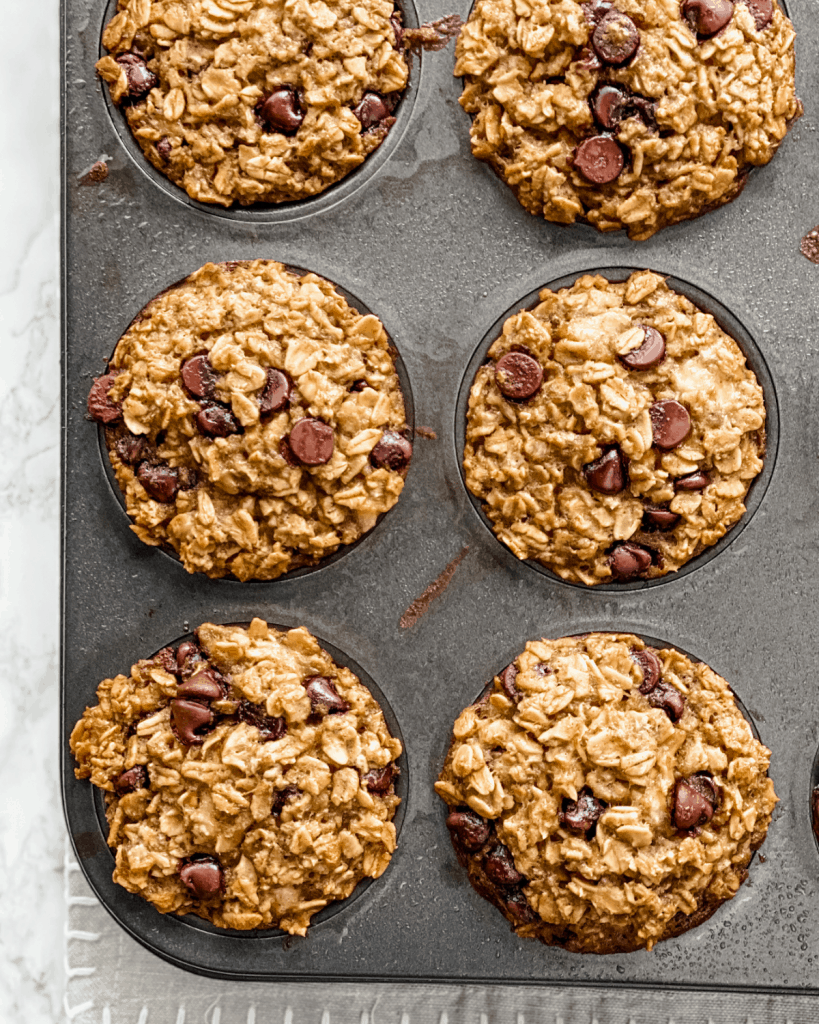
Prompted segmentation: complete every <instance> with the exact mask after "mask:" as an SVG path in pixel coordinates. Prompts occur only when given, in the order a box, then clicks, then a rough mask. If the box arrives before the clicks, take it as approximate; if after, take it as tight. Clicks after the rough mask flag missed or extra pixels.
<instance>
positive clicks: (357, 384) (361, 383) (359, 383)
mask: <svg viewBox="0 0 819 1024" xmlns="http://www.w3.org/2000/svg"><path fill="white" fill-rule="evenodd" d="M369 386H370V385H369V384H368V383H367V381H366V380H364V378H363V377H360V378H359V379H358V380H354V381H353V383H352V384H351V385H350V387H349V390H350V392H351V393H352V394H357V393H358V392H359V391H363V390H364V388H368V387H369Z"/></svg>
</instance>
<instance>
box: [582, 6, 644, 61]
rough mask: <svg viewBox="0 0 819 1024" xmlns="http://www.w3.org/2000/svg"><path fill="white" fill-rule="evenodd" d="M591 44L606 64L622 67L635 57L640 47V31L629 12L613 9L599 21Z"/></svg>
mask: <svg viewBox="0 0 819 1024" xmlns="http://www.w3.org/2000/svg"><path fill="white" fill-rule="evenodd" d="M591 44H592V48H593V50H594V52H595V53H596V54H597V56H598V57H599V58H600V60H602V61H603V63H604V64H609V65H610V66H611V67H622V66H623V65H624V64H628V63H629V62H630V61H632V60H633V59H634V55H635V54H636V53H637V50H638V49H639V47H640V33H639V32H638V31H637V26H636V25H635V24H634V22H633V21H632V20H631V18H629V16H628V15H627V14H623V12H622V11H617V10H611V11H608V12H607V13H606V14H604V15H603V17H602V18H601V19H600V21H599V22H598V23H597V27H596V28H595V30H594V32H593V33H592V38H591Z"/></svg>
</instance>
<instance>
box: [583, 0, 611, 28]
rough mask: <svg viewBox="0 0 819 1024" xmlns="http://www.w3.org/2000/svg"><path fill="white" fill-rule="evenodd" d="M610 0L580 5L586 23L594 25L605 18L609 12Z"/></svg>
mask: <svg viewBox="0 0 819 1024" xmlns="http://www.w3.org/2000/svg"><path fill="white" fill-rule="evenodd" d="M611 3H612V0H591V2H590V3H586V4H581V5H580V6H581V7H582V8H583V14H584V16H585V18H586V21H588V22H590V24H592V25H596V24H597V23H598V21H600V19H601V18H603V17H605V15H607V14H608V13H609V11H610V10H611Z"/></svg>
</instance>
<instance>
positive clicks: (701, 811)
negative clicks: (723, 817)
mask: <svg viewBox="0 0 819 1024" xmlns="http://www.w3.org/2000/svg"><path fill="white" fill-rule="evenodd" d="M718 799H719V797H718V793H717V787H716V785H715V784H714V781H713V779H712V778H711V776H710V775H708V774H707V773H704V772H698V773H697V774H696V775H692V776H691V777H690V778H688V779H678V780H677V785H676V786H675V787H674V808H673V812H672V813H673V817H674V824H675V825H676V827H677V828H678V829H681V830H682V831H688V830H690V829H698V828H700V827H701V826H702V825H707V824H708V822H709V821H710V820H711V819H712V818H713V817H714V811H715V810H716V807H717V803H718Z"/></svg>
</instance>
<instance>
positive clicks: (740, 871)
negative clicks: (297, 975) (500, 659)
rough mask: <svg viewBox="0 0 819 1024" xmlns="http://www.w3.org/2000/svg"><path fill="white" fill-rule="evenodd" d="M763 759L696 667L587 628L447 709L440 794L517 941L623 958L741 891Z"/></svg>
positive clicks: (767, 796)
mask: <svg viewBox="0 0 819 1024" xmlns="http://www.w3.org/2000/svg"><path fill="white" fill-rule="evenodd" d="M769 758H770V751H768V750H767V749H766V748H765V747H764V746H763V745H762V744H761V743H760V742H759V741H758V740H756V739H755V738H754V736H753V733H752V732H751V728H750V726H749V725H748V723H747V722H746V720H745V719H744V718H743V716H742V714H741V713H740V711H739V709H738V707H737V705H736V702H735V700H734V697H733V694H732V692H731V688H730V687H729V685H728V683H726V682H725V680H724V679H722V678H721V677H720V676H718V675H717V674H716V673H715V672H714V671H713V670H712V669H710V668H709V667H708V666H707V665H704V664H702V663H698V662H692V661H691V660H690V659H689V658H687V657H686V656H685V655H683V654H681V653H680V652H679V651H676V650H674V649H670V648H666V649H662V650H657V649H654V648H649V647H647V646H646V644H645V643H644V641H643V640H641V639H640V638H638V637H636V636H633V635H631V634H627V633H623V634H614V633H589V634H586V635H585V636H577V637H563V638H561V639H558V640H537V641H532V642H530V643H527V644H526V649H525V650H524V652H523V653H522V654H520V655H519V656H518V657H517V658H515V660H514V661H513V662H512V664H511V665H509V666H508V667H507V668H506V669H504V670H503V672H501V673H500V674H499V675H497V676H496V677H495V678H494V680H493V681H492V683H491V684H490V689H489V691H488V692H487V693H485V694H484V695H483V696H482V697H481V698H480V699H479V700H478V702H477V703H476V704H473V705H472V706H470V707H468V708H466V709H465V710H464V711H463V712H462V713H461V714H460V716H459V717H458V719H457V720H456V722H455V725H454V729H453V739H452V744H451V747H450V750H449V753H448V755H447V758H446V763H445V765H444V768H443V770H442V772H441V775H440V778H439V781H438V782H437V783H436V785H435V789H436V792H437V793H438V795H439V796H440V797H441V798H442V799H443V800H444V801H445V802H446V804H447V806H448V811H449V816H448V818H447V825H448V827H449V829H450V832H451V836H452V842H453V846H454V848H455V852H456V854H457V856H458V860H459V861H460V863H461V864H462V865H463V866H464V867H465V868H466V869H467V872H468V874H469V879H470V881H471V882H472V884H473V886H475V888H476V889H477V891H478V892H479V893H480V894H481V895H482V896H484V897H485V898H486V899H488V900H490V901H491V902H492V903H493V904H494V905H495V906H496V907H497V908H498V909H499V910H501V912H502V913H503V914H504V916H505V917H506V918H507V920H508V921H509V922H510V923H511V924H512V927H513V929H514V931H515V932H516V933H517V934H518V935H519V936H521V937H525V938H539V939H541V940H542V941H543V942H546V943H548V944H549V945H559V946H563V947H565V948H566V949H569V950H571V951H573V952H583V953H627V952H631V951H633V950H636V949H642V948H646V949H651V948H652V947H653V946H654V945H655V943H657V942H659V941H661V940H662V939H666V938H671V937H672V936H675V935H679V934H681V933H682V932H684V931H686V930H688V929H689V928H691V927H694V926H695V925H697V924H699V923H701V922H702V921H704V920H705V919H706V918H707V917H709V916H710V915H711V914H712V913H713V912H714V911H715V910H716V909H717V907H718V906H719V905H720V904H721V903H722V902H724V901H725V900H727V899H730V898H731V897H732V896H734V895H735V894H736V892H737V890H738V889H739V886H740V884H741V883H742V881H743V880H744V879H745V877H746V875H747V867H748V863H749V861H750V859H751V854H752V853H753V851H754V850H755V849H756V848H757V847H758V846H759V845H760V844H761V843H762V841H763V840H764V838H765V834H766V832H767V829H768V826H769V824H770V821H771V814H772V812H773V809H774V806H775V805H776V802H777V798H776V795H775V793H774V788H773V783H772V782H771V780H770V779H769V778H768V776H767V774H766V773H767V769H768V762H769ZM749 898H750V897H749Z"/></svg>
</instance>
